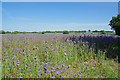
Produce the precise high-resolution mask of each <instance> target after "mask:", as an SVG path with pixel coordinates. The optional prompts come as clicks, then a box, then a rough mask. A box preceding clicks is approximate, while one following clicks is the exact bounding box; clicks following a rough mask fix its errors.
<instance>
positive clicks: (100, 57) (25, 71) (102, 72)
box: [1, 34, 120, 78]
mask: <svg viewBox="0 0 120 80" xmlns="http://www.w3.org/2000/svg"><path fill="white" fill-rule="evenodd" d="M119 46H120V37H118V36H113V35H107V34H99V35H98V34H86V35H85V34H75V35H74V34H3V35H2V74H1V77H2V78H118V64H119V61H118V55H119V52H120V48H119Z"/></svg>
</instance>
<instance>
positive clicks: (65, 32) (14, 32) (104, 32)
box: [0, 30, 114, 34]
mask: <svg viewBox="0 0 120 80" xmlns="http://www.w3.org/2000/svg"><path fill="white" fill-rule="evenodd" d="M32 33H37V34H47V33H51V34H52V33H60V34H70V33H71V34H72V33H83V34H85V33H88V34H90V33H91V34H92V33H99V34H113V33H114V32H113V31H104V30H100V31H98V30H95V31H91V30H88V31H85V30H84V31H67V30H65V31H42V32H25V31H23V32H21V31H13V32H11V31H4V30H0V34H32Z"/></svg>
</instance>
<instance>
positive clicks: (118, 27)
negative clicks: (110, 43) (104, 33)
mask: <svg viewBox="0 0 120 80" xmlns="http://www.w3.org/2000/svg"><path fill="white" fill-rule="evenodd" d="M109 25H110V26H111V29H113V30H115V33H116V35H119V36H120V14H119V15H117V16H115V17H112V20H110V23H109Z"/></svg>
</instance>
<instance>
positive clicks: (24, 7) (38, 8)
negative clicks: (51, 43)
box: [2, 2, 118, 31]
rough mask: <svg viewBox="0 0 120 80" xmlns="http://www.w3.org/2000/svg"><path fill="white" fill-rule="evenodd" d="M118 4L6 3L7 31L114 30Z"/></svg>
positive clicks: (3, 9)
mask: <svg viewBox="0 0 120 80" xmlns="http://www.w3.org/2000/svg"><path fill="white" fill-rule="evenodd" d="M117 14H118V3H117V2H24V3H23V2H3V3H2V28H3V29H4V30H5V31H16V30H17V31H46V30H52V31H55V30H89V29H90V30H111V29H110V27H109V26H108V23H109V21H110V19H111V17H112V16H116V15H117Z"/></svg>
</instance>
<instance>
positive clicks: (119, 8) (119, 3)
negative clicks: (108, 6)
mask: <svg viewBox="0 0 120 80" xmlns="http://www.w3.org/2000/svg"><path fill="white" fill-rule="evenodd" d="M118 14H120V1H119V2H118Z"/></svg>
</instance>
